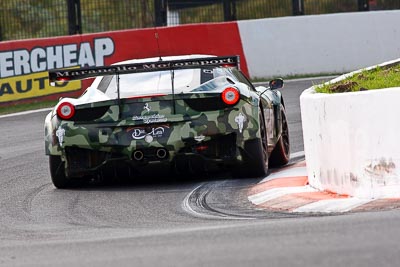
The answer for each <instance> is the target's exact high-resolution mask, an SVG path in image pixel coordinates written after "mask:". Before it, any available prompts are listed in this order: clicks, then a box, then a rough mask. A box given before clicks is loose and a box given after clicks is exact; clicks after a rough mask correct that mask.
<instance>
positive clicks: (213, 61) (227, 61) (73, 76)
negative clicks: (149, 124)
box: [49, 56, 240, 83]
mask: <svg viewBox="0 0 400 267" xmlns="http://www.w3.org/2000/svg"><path fill="white" fill-rule="evenodd" d="M239 63H240V61H239V56H227V57H202V58H191V59H183V60H169V61H163V60H160V61H155V62H146V63H132V64H123V65H112V66H104V67H89V68H78V69H58V70H57V69H56V70H50V71H49V81H50V83H54V82H57V81H62V82H66V81H73V80H83V79H87V78H93V77H96V76H105V75H114V74H118V75H121V74H129V73H139V72H150V71H163V70H177V69H193V68H203V67H237V68H239Z"/></svg>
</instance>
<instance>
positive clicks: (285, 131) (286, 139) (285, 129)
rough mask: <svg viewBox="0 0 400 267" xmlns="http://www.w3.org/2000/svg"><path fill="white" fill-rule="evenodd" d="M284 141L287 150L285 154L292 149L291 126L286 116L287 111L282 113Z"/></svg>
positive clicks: (284, 147)
mask: <svg viewBox="0 0 400 267" xmlns="http://www.w3.org/2000/svg"><path fill="white" fill-rule="evenodd" d="M281 138H282V143H283V149H284V151H285V154H286V155H288V154H289V149H290V145H289V128H288V125H287V121H286V116H285V113H282V136H281Z"/></svg>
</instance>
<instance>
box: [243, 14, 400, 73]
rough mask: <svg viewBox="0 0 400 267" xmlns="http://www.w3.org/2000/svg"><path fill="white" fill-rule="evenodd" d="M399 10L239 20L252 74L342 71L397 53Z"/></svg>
mask: <svg viewBox="0 0 400 267" xmlns="http://www.w3.org/2000/svg"><path fill="white" fill-rule="evenodd" d="M399 25H400V11H399V10H395V11H373V12H358V13H340V14H329V15H314V16H296V17H282V18H269V19H259V20H246V21H239V22H238V27H239V31H240V36H241V39H242V45H243V50H244V54H245V55H246V60H247V62H248V67H249V73H250V76H251V77H252V78H255V77H268V78H270V77H276V76H288V75H310V74H330V73H346V72H350V71H353V70H356V69H361V68H364V67H367V66H371V65H375V64H376V63H377V62H385V61H388V60H391V59H394V58H398V57H399V56H400V28H399Z"/></svg>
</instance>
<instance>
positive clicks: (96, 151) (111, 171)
mask: <svg viewBox="0 0 400 267" xmlns="http://www.w3.org/2000/svg"><path fill="white" fill-rule="evenodd" d="M91 77H97V78H96V79H95V80H94V81H93V83H92V84H91V86H90V87H89V88H88V89H87V90H86V91H85V92H84V93H83V94H82V96H80V97H79V98H76V99H74V98H62V99H61V100H60V101H59V103H58V104H57V105H56V106H55V107H54V109H53V110H52V111H51V112H50V113H49V114H48V115H47V117H46V120H45V149H46V154H47V155H49V162H50V173H51V178H52V181H53V183H54V185H55V186H56V187H57V188H68V187H72V186H77V185H79V184H80V183H81V182H82V181H84V180H87V179H97V178H99V179H100V178H101V177H106V176H107V177H108V176H125V175H129V176H135V175H140V174H141V173H142V172H143V171H144V170H149V169H150V170H152V169H154V168H155V167H164V168H165V169H166V170H168V171H173V172H174V173H175V174H178V175H179V174H183V175H186V174H190V173H201V172H211V171H214V170H225V171H230V172H231V173H232V174H233V175H235V176H244V177H256V176H263V175H265V174H266V173H267V170H268V163H270V164H272V165H274V166H279V165H284V164H286V163H287V162H288V161H289V131H288V125H287V121H286V115H285V107H284V102H283V99H282V95H281V93H280V92H279V91H277V90H276V89H279V88H281V87H283V81H282V79H275V80H272V81H270V83H269V87H268V88H267V87H262V86H260V87H254V86H253V85H252V83H251V82H250V81H249V80H248V79H247V78H246V77H245V75H243V74H242V72H241V71H240V70H239V57H237V56H230V57H215V56H195V55H191V56H180V57H165V58H152V59H145V60H130V61H124V62H120V63H118V64H116V65H112V66H107V67H93V68H79V69H63V70H54V71H50V72H49V79H50V82H51V83H53V84H54V83H57V82H61V81H62V82H65V81H71V80H78V79H86V78H91Z"/></svg>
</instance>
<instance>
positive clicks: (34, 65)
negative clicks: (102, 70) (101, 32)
mask: <svg viewBox="0 0 400 267" xmlns="http://www.w3.org/2000/svg"><path fill="white" fill-rule="evenodd" d="M113 53H114V41H113V40H112V39H111V38H109V37H105V38H97V39H94V45H93V47H92V46H91V45H90V42H82V43H76V44H65V45H56V46H47V47H35V48H33V49H32V50H30V51H29V50H27V49H18V50H12V51H2V52H0V78H6V77H12V76H18V75H26V74H31V73H37V72H42V71H46V70H50V69H55V68H57V69H58V68H67V67H74V66H80V67H95V66H104V58H105V57H107V56H111V55H112V54H113Z"/></svg>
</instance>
